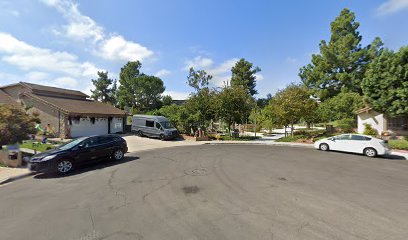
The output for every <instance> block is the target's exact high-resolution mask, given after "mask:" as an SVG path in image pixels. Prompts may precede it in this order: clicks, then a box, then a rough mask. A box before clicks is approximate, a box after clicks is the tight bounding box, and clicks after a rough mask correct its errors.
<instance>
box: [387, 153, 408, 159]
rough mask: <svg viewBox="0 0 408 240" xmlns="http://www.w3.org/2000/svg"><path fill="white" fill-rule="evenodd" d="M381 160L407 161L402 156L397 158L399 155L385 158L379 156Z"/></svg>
mask: <svg viewBox="0 0 408 240" xmlns="http://www.w3.org/2000/svg"><path fill="white" fill-rule="evenodd" d="M381 158H383V159H386V160H407V159H406V158H405V157H403V156H399V155H393V154H392V155H387V156H381Z"/></svg>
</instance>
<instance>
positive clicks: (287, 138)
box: [275, 135, 306, 142]
mask: <svg viewBox="0 0 408 240" xmlns="http://www.w3.org/2000/svg"><path fill="white" fill-rule="evenodd" d="M302 138H306V137H305V136H303V135H295V136H293V137H292V136H287V137H283V138H279V139H277V140H276V141H275V142H296V141H297V140H299V139H302Z"/></svg>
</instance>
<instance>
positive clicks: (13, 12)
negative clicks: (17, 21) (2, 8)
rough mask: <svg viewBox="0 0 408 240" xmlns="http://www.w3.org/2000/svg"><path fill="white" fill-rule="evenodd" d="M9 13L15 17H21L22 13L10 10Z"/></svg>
mask: <svg viewBox="0 0 408 240" xmlns="http://www.w3.org/2000/svg"><path fill="white" fill-rule="evenodd" d="M9 13H10V14H11V15H13V16H15V17H18V16H20V12H19V11H17V10H9Z"/></svg>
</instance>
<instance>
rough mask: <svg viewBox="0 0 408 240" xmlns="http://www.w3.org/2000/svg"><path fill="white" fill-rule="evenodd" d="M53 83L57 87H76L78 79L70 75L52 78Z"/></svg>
mask: <svg viewBox="0 0 408 240" xmlns="http://www.w3.org/2000/svg"><path fill="white" fill-rule="evenodd" d="M53 82H54V84H55V85H56V86H57V87H65V88H76V87H78V80H76V79H74V78H72V77H59V78H56V79H54V81H53Z"/></svg>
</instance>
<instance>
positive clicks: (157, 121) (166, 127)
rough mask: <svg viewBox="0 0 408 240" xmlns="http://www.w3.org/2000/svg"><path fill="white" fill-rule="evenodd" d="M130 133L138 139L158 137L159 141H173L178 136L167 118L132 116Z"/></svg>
mask: <svg viewBox="0 0 408 240" xmlns="http://www.w3.org/2000/svg"><path fill="white" fill-rule="evenodd" d="M132 132H135V133H136V134H137V135H138V136H140V137H143V136H148V137H158V138H160V139H161V140H167V139H174V138H176V137H177V136H178V135H179V133H178V131H177V129H176V128H175V127H173V125H172V124H171V123H170V121H169V120H168V119H167V118H165V117H162V116H150V115H134V116H133V119H132Z"/></svg>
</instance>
